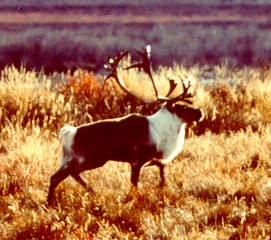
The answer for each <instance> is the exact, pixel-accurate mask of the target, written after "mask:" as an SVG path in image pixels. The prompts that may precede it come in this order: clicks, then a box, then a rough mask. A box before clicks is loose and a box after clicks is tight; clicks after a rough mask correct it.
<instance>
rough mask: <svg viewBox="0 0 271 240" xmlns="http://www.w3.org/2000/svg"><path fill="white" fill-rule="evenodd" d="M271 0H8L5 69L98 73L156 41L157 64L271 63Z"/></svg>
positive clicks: (0, 12) (1, 53)
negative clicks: (116, 57)
mask: <svg viewBox="0 0 271 240" xmlns="http://www.w3.org/2000/svg"><path fill="white" fill-rule="evenodd" d="M270 30H271V2H270V0H253V1H252V0H206V1H195V0H179V1H177V0H170V1H162V0H161V1H159V0H158V1H152V0H144V1H137V2H136V3H134V2H132V1H125V0H116V1H106V0H98V1H97V0H95V1H85V0H79V1H75V0H63V1H42V2H41V1H34V0H33V1H31V0H28V1H7V0H3V1H0V68H1V69H3V68H4V67H5V66H6V65H11V64H14V65H15V66H16V67H20V66H21V65H22V64H23V65H24V66H25V67H26V68H27V69H31V70H32V69H35V70H38V71H39V70H41V69H43V70H44V72H45V73H47V74H49V73H52V72H55V71H57V72H66V71H67V70H68V69H69V70H71V71H74V70H75V69H77V68H83V69H87V70H91V71H94V72H98V71H99V70H100V69H101V68H102V66H103V64H104V62H105V61H106V60H107V58H108V56H109V55H112V54H114V53H115V52H118V51H121V50H127V49H134V48H136V49H141V48H143V47H144V46H146V45H147V44H150V45H151V46H152V50H153V54H152V61H153V64H154V66H157V65H158V64H159V65H160V64H162V65H165V66H172V65H173V64H174V63H176V64H184V65H186V66H187V65H188V66H190V65H194V64H199V65H205V64H208V65H217V64H220V63H221V62H227V63H228V64H230V65H233V66H237V67H239V66H244V65H250V66H251V65H252V66H261V67H262V66H268V64H269V62H270V60H271V31H270Z"/></svg>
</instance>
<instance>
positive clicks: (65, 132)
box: [58, 125, 77, 166]
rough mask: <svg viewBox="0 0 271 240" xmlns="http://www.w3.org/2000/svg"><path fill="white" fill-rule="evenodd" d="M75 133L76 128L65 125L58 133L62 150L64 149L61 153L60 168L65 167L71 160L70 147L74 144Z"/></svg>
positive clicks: (71, 152)
mask: <svg viewBox="0 0 271 240" xmlns="http://www.w3.org/2000/svg"><path fill="white" fill-rule="evenodd" d="M76 132H77V128H76V127H73V126H69V125H67V126H64V127H63V128H61V129H60V131H59V133H58V137H59V138H60V139H61V141H62V146H63V150H64V149H65V151H63V155H62V160H61V164H60V166H63V165H65V164H66V163H67V162H68V161H70V160H71V159H72V158H73V150H72V145H73V142H74V136H75V134H76Z"/></svg>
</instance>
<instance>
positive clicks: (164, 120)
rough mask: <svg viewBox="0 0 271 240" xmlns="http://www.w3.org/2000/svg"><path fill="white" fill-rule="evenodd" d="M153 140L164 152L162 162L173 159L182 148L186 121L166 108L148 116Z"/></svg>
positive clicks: (159, 149)
mask: <svg viewBox="0 0 271 240" xmlns="http://www.w3.org/2000/svg"><path fill="white" fill-rule="evenodd" d="M147 119H148V121H149V131H150V136H151V142H152V143H154V144H155V145H156V146H157V150H158V151H160V152H162V154H163V158H162V159H161V161H162V163H167V162H170V161H171V160H173V159H174V158H175V157H176V156H177V155H178V154H179V153H180V152H181V150H182V148H183V144H184V137H185V123H183V122H182V120H181V119H180V118H179V117H178V116H177V115H176V114H174V113H171V112H169V111H168V110H167V109H166V108H161V109H160V110H159V111H158V112H156V113H155V114H153V115H151V116H149V117H147Z"/></svg>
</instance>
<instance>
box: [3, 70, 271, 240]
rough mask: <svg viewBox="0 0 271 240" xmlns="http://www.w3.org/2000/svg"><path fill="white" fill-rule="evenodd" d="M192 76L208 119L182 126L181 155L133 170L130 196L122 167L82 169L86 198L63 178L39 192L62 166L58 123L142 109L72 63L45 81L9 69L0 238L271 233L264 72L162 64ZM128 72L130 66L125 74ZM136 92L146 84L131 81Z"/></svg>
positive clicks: (268, 93)
mask: <svg viewBox="0 0 271 240" xmlns="http://www.w3.org/2000/svg"><path fill="white" fill-rule="evenodd" d="M168 75H170V76H171V77H173V78H175V79H179V77H178V76H179V75H181V76H182V77H183V78H185V79H186V78H187V79H189V80H190V81H191V82H192V84H193V89H194V94H195V96H194V106H196V107H200V108H201V109H203V111H204V113H205V115H206V118H205V119H204V121H203V122H201V123H200V124H199V125H197V126H190V128H189V131H188V136H187V140H186V143H185V148H184V151H183V152H182V153H181V155H180V156H179V157H178V158H176V159H175V160H174V161H173V162H172V163H170V164H168V165H167V166H166V183H167V184H166V187H164V188H163V189H161V188H160V187H158V184H159V174H158V169H156V168H155V167H153V168H144V169H142V171H141V175H140V182H139V194H138V195H137V196H134V197H133V198H132V200H131V201H130V202H125V201H124V199H125V197H126V195H127V194H128V192H129V190H130V167H129V165H128V164H125V163H123V164H122V163H116V162H109V163H107V164H106V165H105V166H104V167H102V168H100V169H96V170H93V171H89V172H85V173H83V174H82V175H83V177H84V178H85V179H86V180H87V181H88V183H89V184H90V185H91V186H92V187H93V189H94V191H95V194H93V195H92V194H90V193H88V192H86V191H85V190H84V189H83V188H81V186H78V184H77V183H76V182H75V181H74V180H73V179H72V178H68V179H66V180H65V181H64V182H63V183H61V184H60V186H59V187H58V188H57V190H56V200H57V203H56V205H55V206H53V207H50V208H48V207H47V205H46V197H47V192H48V187H49V181H50V177H51V175H52V174H53V173H54V172H55V171H56V169H57V167H58V164H59V162H60V155H61V152H60V143H59V140H58V139H57V138H56V135H57V131H58V129H59V128H60V127H61V126H63V125H64V124H66V123H68V124H75V125H78V124H81V123H85V122H90V121H92V120H97V119H102V118H111V117H115V116H122V115H125V114H127V113H129V112H143V113H146V114H149V113H151V112H152V111H153V110H152V109H149V108H148V107H146V106H140V105H139V104H138V102H135V101H133V100H132V99H130V98H127V96H125V94H124V93H122V92H120V91H119V88H118V87H117V86H116V85H114V84H113V83H109V84H108V85H107V87H106V88H105V90H104V91H102V90H101V86H100V84H99V83H98V81H100V80H99V76H95V75H93V74H91V73H87V72H82V71H77V72H76V73H75V75H74V76H69V75H62V81H60V83H59V84H52V82H51V81H52V80H51V78H52V77H48V76H46V75H44V74H43V73H37V72H33V71H32V72H29V71H26V70H25V69H24V68H21V69H16V68H13V67H9V68H8V67H7V68H5V70H4V71H2V73H1V81H0V94H1V96H0V120H1V126H0V127H1V135H0V152H1V154H0V195H1V198H0V235H1V236H2V237H3V238H4V239H270V235H271V227H270V226H271V215H270V212H271V171H270V170H271V164H270V157H271V156H270V155H271V138H270V136H271V134H270V131H271V129H270V117H271V116H270V115H271V107H270V106H271V86H270V83H271V81H270V78H271V71H270V69H262V68H248V67H246V68H242V69H234V68H231V67H229V66H227V65H221V66H217V67H215V68H213V69H212V70H210V69H209V68H206V66H205V67H199V66H195V67H191V68H185V67H183V66H178V65H175V66H174V67H173V68H165V67H160V68H159V70H158V71H157V72H156V73H155V77H156V78H157V77H158V76H159V79H160V80H159V82H158V87H159V89H160V91H162V90H163V89H166V81H165V79H166V78H165V76H168ZM135 78H137V73H136V72H129V73H128V74H127V76H126V77H125V79H126V81H130V80H133V79H135ZM132 83H133V85H131V88H134V89H135V91H137V93H138V94H141V95H145V96H146V93H149V95H148V96H146V97H152V96H151V95H150V94H151V90H150V89H148V85H145V87H144V88H142V85H140V86H138V84H139V83H135V81H132Z"/></svg>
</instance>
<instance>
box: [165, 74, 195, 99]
mask: <svg viewBox="0 0 271 240" xmlns="http://www.w3.org/2000/svg"><path fill="white" fill-rule="evenodd" d="M180 78H181V77H180ZM181 81H182V86H183V92H182V93H181V94H180V95H178V96H176V97H174V98H171V99H170V100H169V102H171V103H175V102H178V101H182V102H185V103H188V104H191V103H192V101H191V100H189V99H188V98H191V97H193V94H192V93H188V90H189V88H190V87H191V83H190V81H188V84H187V85H186V84H185V83H184V81H183V79H182V78H181ZM175 84H176V83H175Z"/></svg>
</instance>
